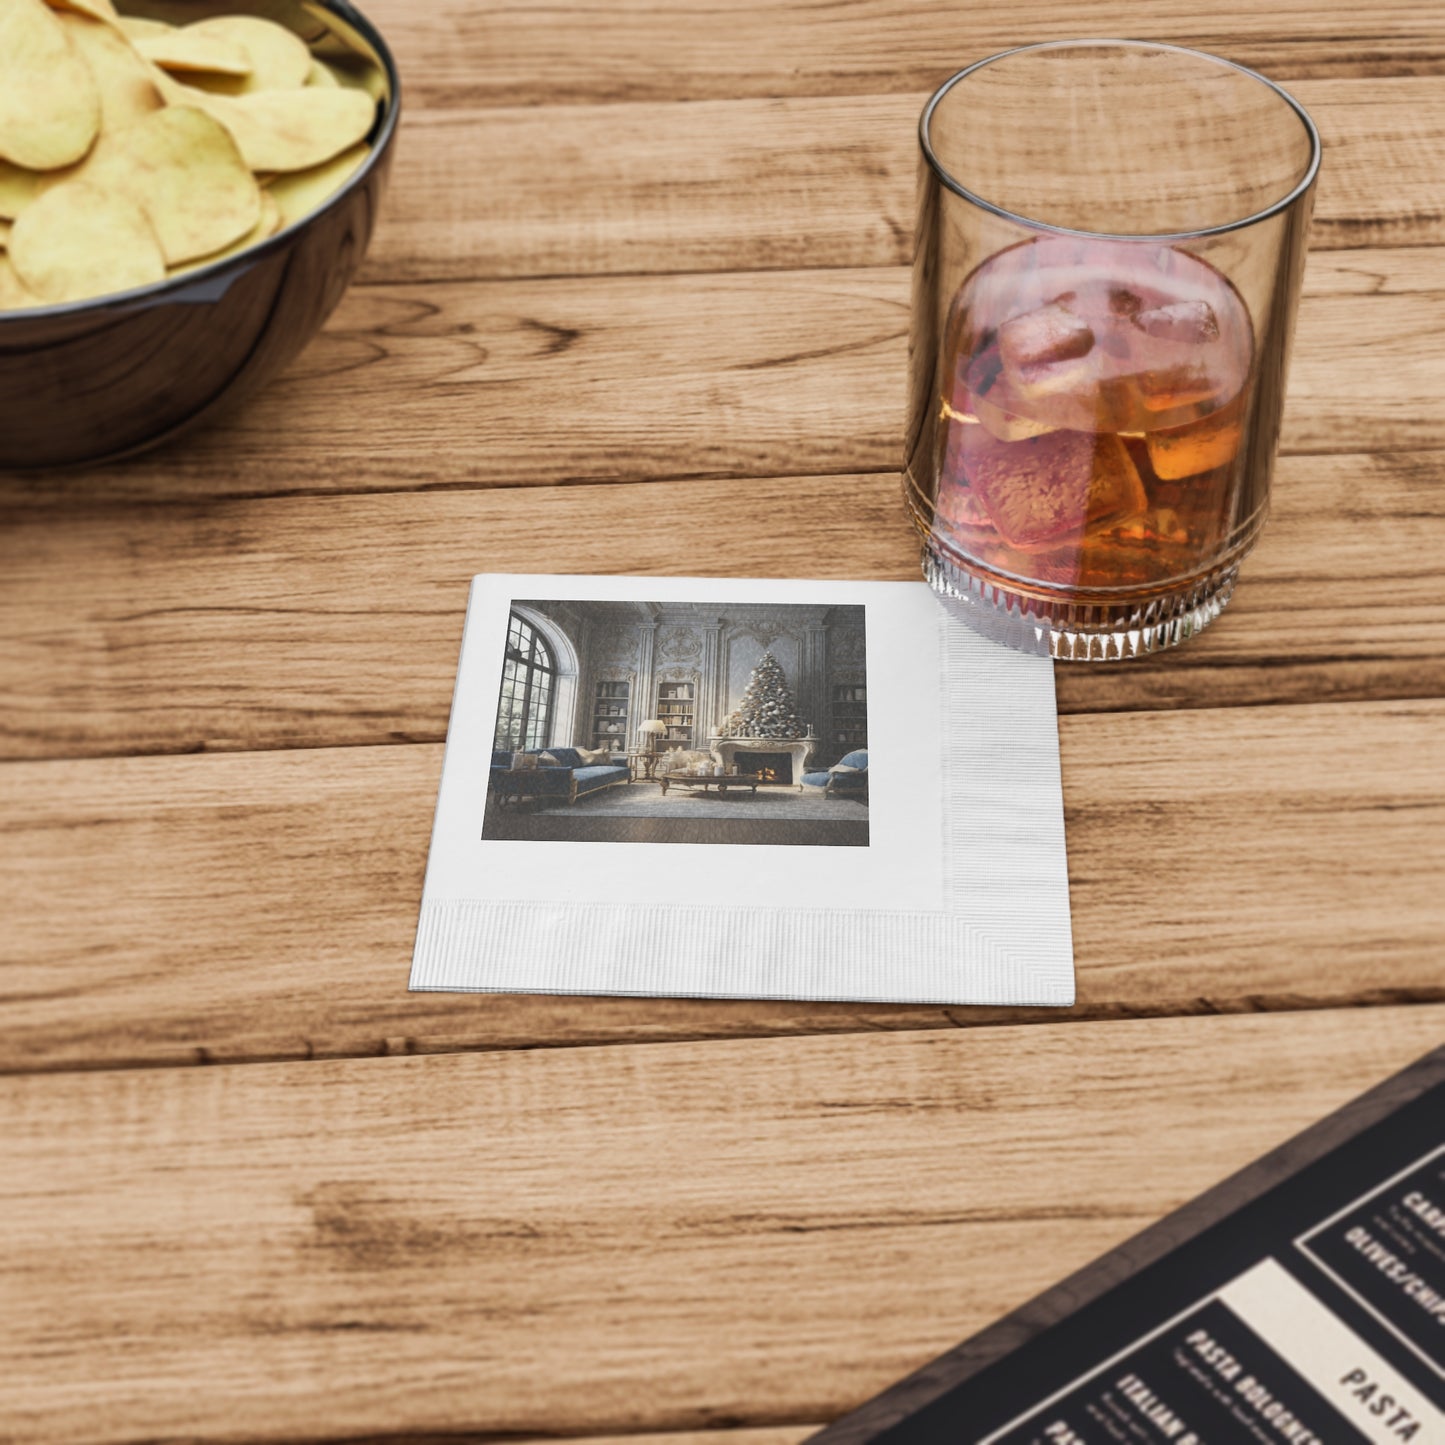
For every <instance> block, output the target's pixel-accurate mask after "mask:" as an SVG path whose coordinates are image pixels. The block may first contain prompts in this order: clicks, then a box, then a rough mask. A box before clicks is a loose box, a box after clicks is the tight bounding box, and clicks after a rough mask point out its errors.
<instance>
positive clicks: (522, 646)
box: [493, 612, 557, 752]
mask: <svg viewBox="0 0 1445 1445" xmlns="http://www.w3.org/2000/svg"><path fill="white" fill-rule="evenodd" d="M556 694H557V662H556V659H555V657H554V656H553V654H552V649H551V648H550V647H548V646H547V642H546V639H545V638H543V636H542V634H541V633H540V632H538V631H537V629H536V628H535V627H533V626H532V624H531V623H530V622H528V621H527V620H526V619H525V618H522V617H519V616H518V615H517V614H516V613H515V612H514V613H512V616H511V620H510V621H509V623H508V626H507V660H506V662H505V663H503V665H502V700H501V704H500V706H499V707H498V708H497V736H496V740H495V742H494V743H493V746H494V747H498V748H510V749H511V750H513V751H514V752H515V751H519V750H521V749H523V748H545V747H546V746H547V744H548V743H549V742H551V740H552V710H553V704H554V702H555V701H556Z"/></svg>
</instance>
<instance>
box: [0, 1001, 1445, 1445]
mask: <svg viewBox="0 0 1445 1445" xmlns="http://www.w3.org/2000/svg"><path fill="white" fill-rule="evenodd" d="M1442 1029H1445V1008H1441V1007H1435V1008H1424V1007H1420V1008H1413V1009H1391V1010H1380V1011H1377V1012H1355V1011H1351V1012H1348V1013H1317V1014H1301V1015H1294V1016H1289V1017H1238V1018H1228V1019H1188V1020H1150V1021H1136V1022H1126V1023H1108V1024H1075V1025H1070V1026H1067V1027H1041V1028H1025V1029H990V1030H981V1031H976V1032H970V1033H968V1034H959V1033H947V1034H913V1035H907V1034H905V1035H897V1034H895V1035H858V1036H852V1037H848V1038H831V1039H828V1038H820V1039H807V1040H799V1039H792V1040H788V1041H786V1042H783V1041H745V1042H738V1043H730V1044H718V1043H712V1044H706V1045H687V1044H680V1045H676V1046H673V1047H669V1048H646V1047H635V1048H607V1049H565V1050H554V1051H539V1052H530V1053H514V1054H502V1055H489V1056H475V1055H471V1056H468V1055H460V1056H452V1057H447V1058H424V1059H382V1060H360V1061H346V1062H338V1063H327V1062H321V1063H306V1064H300V1065H277V1066H274V1067H266V1068H221V1069H202V1070H143V1071H138V1072H135V1073H130V1074H120V1075H106V1076H104V1077H101V1076H96V1075H70V1076H62V1077H51V1078H36V1077H31V1078H17V1079H9V1080H5V1081H3V1082H0V1121H3V1122H0V1130H3V1136H4V1151H5V1157H6V1159H7V1161H8V1162H9V1164H10V1167H9V1168H7V1170H6V1171H5V1174H4V1176H3V1179H0V1209H3V1214H4V1218H5V1220H6V1238H7V1245H8V1247H7V1249H6V1251H5V1253H4V1256H3V1260H0V1271H3V1276H4V1280H5V1285H6V1288H4V1289H3V1290H0V1360H3V1362H4V1365H5V1368H4V1370H3V1372H0V1413H3V1416H4V1418H5V1419H6V1421H7V1424H8V1426H9V1428H10V1429H11V1430H12V1431H13V1433H15V1434H16V1435H17V1436H18V1437H19V1438H23V1439H25V1440H27V1441H32V1442H37V1445H43V1442H46V1441H52V1440H57V1441H58V1440H74V1439H77V1438H82V1437H84V1438H87V1439H95V1438H104V1439H106V1440H108V1441H116V1442H121V1441H133V1442H139V1441H146V1440H157V1439H182V1438H184V1439H187V1440H197V1441H201V1440H226V1441H234V1440H237V1439H248V1440H274V1441H284V1440H288V1439H304V1440H308V1441H310V1440H324V1439H339V1440H344V1439H347V1438H355V1437H357V1436H362V1437H365V1436H368V1435H372V1434H381V1433H385V1434H386V1435H387V1436H389V1437H395V1436H398V1435H402V1434H412V1435H413V1436H414V1435H425V1433H426V1432H428V1431H431V1432H436V1433H441V1432H447V1431H450V1432H454V1433H456V1434H461V1433H463V1432H467V1433H469V1434H475V1435H479V1436H484V1437H486V1436H494V1435H504V1434H506V1435H511V1434H523V1435H525V1434H537V1435H541V1434H547V1435H555V1434H582V1433H603V1434H620V1433H623V1432H632V1431H640V1430H670V1431H671V1430H677V1431H681V1430H700V1429H703V1428H706V1427H708V1426H711V1425H714V1424H717V1423H733V1424H740V1425H759V1426H763V1425H784V1424H793V1423H803V1422H808V1421H814V1420H820V1419H828V1418H830V1417H831V1416H834V1415H837V1414H839V1413H841V1412H842V1411H843V1410H845V1409H847V1408H849V1407H851V1406H853V1405H855V1404H856V1403H858V1402H859V1401H860V1400H862V1399H863V1398H864V1397H865V1396H867V1395H868V1394H870V1393H872V1392H873V1391H875V1390H877V1389H878V1388H880V1387H881V1386H883V1385H885V1384H887V1383H888V1382H889V1381H891V1380H893V1379H896V1378H897V1377H899V1376H900V1375H902V1374H904V1373H905V1372H907V1371H908V1370H910V1369H911V1368H913V1367H915V1366H916V1365H918V1364H920V1363H922V1362H923V1361H924V1360H925V1359H927V1358H929V1357H930V1356H932V1355H934V1354H936V1353H938V1352H939V1350H941V1349H942V1348H945V1347H947V1346H949V1345H951V1344H953V1343H954V1342H955V1341H957V1340H959V1339H960V1338H962V1337H963V1336H965V1335H967V1334H969V1333H972V1332H973V1331H974V1330H976V1329H978V1328H979V1327H980V1326H982V1325H984V1324H985V1323H987V1322H988V1321H989V1320H991V1319H994V1318H996V1317H997V1316H999V1315H1001V1314H1003V1313H1005V1312H1006V1311H1008V1310H1009V1309H1011V1308H1013V1307H1015V1306H1016V1305H1018V1304H1019V1303H1021V1302H1022V1301H1023V1300H1025V1299H1026V1298H1028V1297H1029V1296H1031V1295H1033V1294H1034V1293H1036V1292H1037V1291H1038V1290H1039V1289H1040V1288H1041V1287H1043V1286H1045V1285H1047V1284H1049V1283H1051V1282H1052V1281H1053V1280H1055V1279H1057V1278H1059V1277H1060V1276H1062V1275H1063V1274H1065V1273H1067V1272H1068V1271H1070V1270H1072V1269H1074V1268H1076V1267H1078V1266H1079V1265H1082V1264H1083V1263H1084V1262H1086V1261H1087V1260H1089V1259H1090V1258H1092V1257H1093V1256H1094V1255H1096V1254H1098V1253H1099V1252H1101V1251H1102V1250H1104V1249H1107V1248H1109V1247H1111V1246H1113V1245H1115V1244H1117V1243H1118V1242H1120V1241H1121V1240H1122V1239H1124V1238H1126V1237H1127V1236H1129V1235H1131V1234H1133V1233H1135V1232H1136V1231H1137V1230H1138V1229H1139V1228H1141V1227H1142V1226H1144V1225H1146V1224H1148V1223H1149V1222H1151V1221H1152V1220H1154V1219H1156V1218H1157V1217H1159V1216H1160V1215H1162V1214H1163V1213H1165V1212H1166V1211H1168V1210H1169V1209H1171V1208H1173V1207H1175V1206H1176V1205H1178V1204H1179V1203H1180V1202H1182V1201H1183V1200H1184V1199H1186V1198H1188V1197H1189V1196H1191V1195H1193V1194H1195V1193H1197V1192H1198V1191H1200V1190H1202V1189H1204V1188H1205V1187H1207V1186H1209V1185H1210V1184H1212V1183H1214V1182H1215V1181H1217V1180H1218V1179H1220V1178H1222V1177H1223V1176H1224V1175H1226V1174H1228V1173H1231V1172H1233V1171H1234V1170H1236V1169H1237V1168H1239V1167H1241V1166H1242V1165H1244V1164H1245V1163H1246V1162H1248V1161H1249V1160H1250V1159H1251V1158H1253V1157H1254V1156H1256V1155H1258V1154H1260V1153H1261V1152H1263V1151H1264V1150H1266V1149H1269V1148H1271V1147H1273V1146H1275V1145H1277V1144H1279V1143H1280V1142H1281V1141H1282V1140H1283V1139H1285V1138H1286V1137H1287V1136H1288V1135H1290V1134H1292V1133H1294V1132H1296V1131H1297V1130H1298V1129H1299V1128H1301V1127H1302V1126H1304V1125H1306V1124H1307V1123H1309V1122H1311V1121H1312V1120H1314V1119H1316V1118H1317V1117H1319V1116H1321V1115H1323V1114H1325V1113H1327V1112H1329V1111H1331V1110H1333V1109H1335V1108H1336V1107H1338V1106H1339V1105H1341V1104H1342V1103H1344V1102H1345V1101H1346V1099H1348V1098H1349V1097H1350V1096H1351V1095H1353V1094H1355V1093H1357V1092H1359V1091H1361V1090H1363V1089H1364V1088H1366V1087H1368V1086H1370V1085H1372V1084H1374V1083H1376V1082H1377V1081H1378V1080H1380V1079H1381V1078H1383V1077H1384V1076H1386V1075H1387V1074H1389V1073H1392V1072H1394V1071H1395V1070H1397V1069H1399V1068H1401V1067H1403V1066H1404V1065H1406V1064H1407V1063H1409V1062H1410V1061H1411V1060H1412V1059H1414V1058H1416V1057H1418V1056H1419V1055H1421V1054H1422V1053H1424V1052H1425V1051H1426V1049H1427V1048H1429V1047H1430V1046H1432V1045H1433V1044H1435V1043H1437V1042H1438V1040H1439V1038H1440V1036H1441V1031H1442ZM40 1301H43V1308H37V1302H40ZM863 1320H867V1322H868V1324H867V1328H863V1327H861V1324H860V1322H861V1321H863ZM198 1381H204V1382H205V1388H204V1389H198V1388H196V1384H197V1382H198ZM98 1427H99V1428H98Z"/></svg>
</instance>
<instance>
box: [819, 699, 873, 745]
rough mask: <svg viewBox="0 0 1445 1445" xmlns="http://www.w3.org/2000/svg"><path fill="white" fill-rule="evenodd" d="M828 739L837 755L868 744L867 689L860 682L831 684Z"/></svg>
mask: <svg viewBox="0 0 1445 1445" xmlns="http://www.w3.org/2000/svg"><path fill="white" fill-rule="evenodd" d="M828 734H829V736H828V741H829V743H830V744H831V745H832V747H833V749H834V750H835V751H836V752H837V754H838V756H839V757H842V756H843V754H844V753H850V752H852V751H853V749H854V748H866V747H867V746H868V689H867V688H866V687H865V686H863V685H862V684H861V683H850V682H843V683H834V684H833V714H832V718H831V719H830V722H829V727H828Z"/></svg>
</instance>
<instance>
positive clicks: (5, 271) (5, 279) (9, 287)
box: [0, 256, 45, 311]
mask: <svg viewBox="0 0 1445 1445" xmlns="http://www.w3.org/2000/svg"><path fill="white" fill-rule="evenodd" d="M44 305H45V303H44V302H43V301H42V300H41V299H40V298H39V297H38V296H33V295H31V293H30V292H29V291H27V290H26V289H25V287H24V286H23V285H22V284H21V282H20V278H19V276H17V275H16V274H15V267H14V266H13V265H12V264H11V261H10V258H9V257H8V256H0V311H23V310H24V309H25V308H26V307H28V306H44Z"/></svg>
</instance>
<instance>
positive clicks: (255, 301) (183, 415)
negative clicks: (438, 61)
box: [0, 0, 400, 467]
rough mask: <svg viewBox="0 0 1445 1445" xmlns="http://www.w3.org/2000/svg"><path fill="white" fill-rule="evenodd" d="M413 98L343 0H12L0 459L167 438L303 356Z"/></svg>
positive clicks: (360, 245)
mask: <svg viewBox="0 0 1445 1445" xmlns="http://www.w3.org/2000/svg"><path fill="white" fill-rule="evenodd" d="M399 105H400V93H399V83H398V79H397V74H396V67H395V64H394V62H393V60H392V58H391V55H390V52H389V51H388V50H387V48H386V44H385V42H384V41H383V40H382V38H381V36H380V35H379V34H378V33H377V31H376V30H375V29H374V28H373V27H372V26H371V25H370V24H369V23H368V22H367V21H366V20H365V19H364V18H363V17H362V16H361V15H359V14H358V13H357V12H356V11H355V10H354V9H353V8H352V7H351V6H350V5H348V4H346V3H343V0H251V3H249V6H248V5H247V0H218V3H211V0H134V3H130V0H0V418H3V424H0V467H37V466H57V465H74V464H78V463H83V462H92V461H96V460H100V459H102V458H108V457H116V456H121V455H125V454H127V453H130V452H134V451H139V450H141V449H143V448H145V447H148V446H153V445H155V444H156V443H158V442H161V441H164V440H166V439H167V438H169V437H171V436H173V435H174V434H176V433H177V432H179V431H181V430H182V429H184V428H186V427H189V426H191V425H192V424H194V423H195V422H197V421H199V420H201V419H202V418H204V417H207V416H209V415H211V414H212V413H213V412H214V411H215V410H216V409H217V408H218V407H220V406H221V405H223V404H225V403H229V402H232V401H234V400H236V399H238V398H239V397H241V396H244V395H246V394H247V393H249V392H251V391H253V390H254V389H255V388H256V387H257V386H259V385H261V384H262V383H263V382H264V381H266V380H267V379H268V378H269V377H271V376H273V375H274V374H275V373H276V372H277V371H278V370H279V369H280V368H281V367H282V366H284V365H285V364H286V363H287V362H288V361H290V360H291V359H292V358H293V357H294V356H295V355H296V354H297V352H299V351H300V350H301V348H302V347H303V346H305V345H306V343H307V342H308V341H309V340H310V339H311V338H312V337H313V336H314V335H315V334H316V332H317V331H318V330H320V328H321V325H322V323H323V322H324V321H325V320H326V318H327V316H328V315H330V313H331V311H332V310H333V308H334V307H335V306H336V304H337V302H338V301H340V299H341V296H342V293H343V292H344V291H345V290H346V287H347V285H348V284H349V283H350V281H351V278H352V276H353V275H354V274H355V272H356V269H357V267H358V266H359V265H360V263H361V260H362V258H363V256H364V255H365V252H366V247H367V244H368V242H369V241H370V238H371V231H372V226H373V223H374V221H375V217H376V212H377V208H378V205H379V203H380V199H381V194H382V190H383V188H384V185H385V181H386V174H387V169H388V166H389V162H390V154H391V147H392V141H393V138H394V136H395V133H396V124H397V116H398V113H399Z"/></svg>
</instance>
